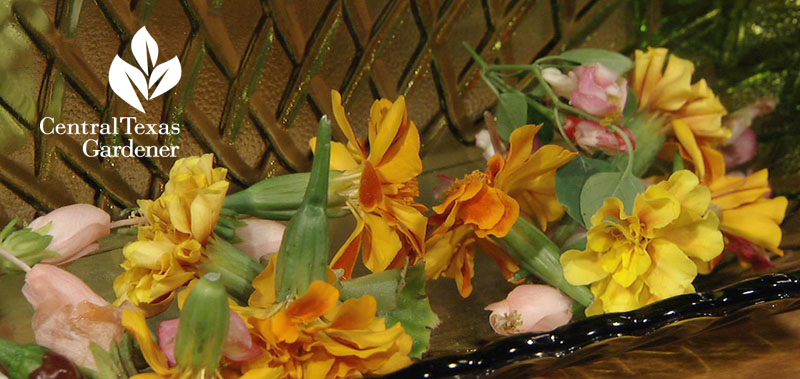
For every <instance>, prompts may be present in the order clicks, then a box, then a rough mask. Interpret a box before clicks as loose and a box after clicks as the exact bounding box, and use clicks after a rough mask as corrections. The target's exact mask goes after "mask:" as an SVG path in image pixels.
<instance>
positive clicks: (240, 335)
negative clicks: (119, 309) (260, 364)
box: [158, 312, 261, 367]
mask: <svg viewBox="0 0 800 379" xmlns="http://www.w3.org/2000/svg"><path fill="white" fill-rule="evenodd" d="M179 324H180V319H177V318H175V319H172V320H166V321H162V322H161V323H160V324H158V346H159V347H160V348H161V351H163V352H164V355H166V356H167V361H169V366H170V367H175V366H176V365H177V364H178V362H177V360H176V359H175V340H176V339H177V337H178V325H179ZM228 325H229V326H228V338H227V340H226V341H225V347H224V348H223V350H222V355H223V356H225V358H227V359H228V360H231V361H234V362H246V361H249V360H251V359H253V358H256V357H258V356H259V355H261V349H260V348H259V347H258V346H257V345H254V344H253V338H252V337H251V336H250V331H249V330H248V329H247V324H245V323H244V320H242V318H241V317H240V316H239V315H238V314H237V313H235V312H231V318H230V323H229V324H228Z"/></svg>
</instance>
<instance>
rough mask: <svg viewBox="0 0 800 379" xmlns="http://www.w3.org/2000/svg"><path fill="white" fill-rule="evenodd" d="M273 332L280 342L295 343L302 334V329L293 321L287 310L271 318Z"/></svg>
mask: <svg viewBox="0 0 800 379" xmlns="http://www.w3.org/2000/svg"><path fill="white" fill-rule="evenodd" d="M270 326H271V328H272V332H273V333H275V338H276V339H277V340H278V341H279V342H287V343H294V342H295V341H297V337H299V336H300V329H299V328H298V327H297V325H296V324H295V323H294V322H292V319H291V318H290V317H289V315H288V314H287V313H286V312H285V311H281V312H278V313H277V314H276V315H275V316H272V318H271V319H270Z"/></svg>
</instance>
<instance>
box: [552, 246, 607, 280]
mask: <svg viewBox="0 0 800 379" xmlns="http://www.w3.org/2000/svg"><path fill="white" fill-rule="evenodd" d="M599 261H600V255H599V254H598V253H597V252H594V251H589V250H584V251H581V250H567V251H566V252H564V254H561V265H562V266H564V278H566V279H567V281H568V282H569V283H570V284H572V285H576V286H582V285H587V284H591V283H594V282H596V281H599V280H602V279H603V278H605V277H607V276H608V273H607V272H606V271H605V270H603V267H602V266H601V265H600V264H598V263H599Z"/></svg>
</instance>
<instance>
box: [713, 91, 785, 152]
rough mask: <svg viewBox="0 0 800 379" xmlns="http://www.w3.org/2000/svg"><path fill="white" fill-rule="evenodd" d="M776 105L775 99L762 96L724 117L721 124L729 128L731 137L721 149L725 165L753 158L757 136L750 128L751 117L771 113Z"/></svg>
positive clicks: (756, 147)
mask: <svg viewBox="0 0 800 379" xmlns="http://www.w3.org/2000/svg"><path fill="white" fill-rule="evenodd" d="M777 105H778V101H777V100H775V99H773V98H770V97H762V98H760V99H758V101H756V102H754V103H752V104H750V105H747V106H745V107H743V108H741V109H739V110H737V111H736V112H733V113H731V114H730V115H728V116H727V117H725V119H724V120H723V122H722V123H723V126H724V127H726V128H728V129H730V130H731V138H729V139H728V142H727V143H726V145H725V147H724V148H723V151H722V152H723V154H724V155H725V165H726V166H727V167H735V166H738V165H741V164H744V163H747V162H749V161H750V160H752V159H753V158H755V156H756V153H757V152H758V138H757V137H756V133H755V132H754V131H753V129H751V128H750V127H751V126H753V119H755V118H756V117H760V116H764V115H767V114H770V113H772V111H774V110H775V107H776V106H777Z"/></svg>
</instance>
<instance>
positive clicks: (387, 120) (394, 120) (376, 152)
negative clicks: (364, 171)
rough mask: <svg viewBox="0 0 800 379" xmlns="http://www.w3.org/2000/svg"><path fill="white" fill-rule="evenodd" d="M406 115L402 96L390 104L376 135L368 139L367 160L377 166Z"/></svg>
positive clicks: (404, 101) (404, 100)
mask: <svg viewBox="0 0 800 379" xmlns="http://www.w3.org/2000/svg"><path fill="white" fill-rule="evenodd" d="M405 114H406V99H405V97H403V96H400V97H399V98H397V100H396V101H395V102H394V103H393V104H392V107H391V108H390V109H389V112H388V113H387V114H386V115H385V116H384V117H383V120H381V123H380V125H379V126H378V134H377V135H376V136H375V138H374V139H370V147H369V149H370V151H369V160H370V161H371V162H372V163H373V164H375V165H377V164H378V163H379V162H380V161H381V160H382V159H383V156H384V154H385V153H386V151H387V150H389V146H390V145H391V144H392V142H393V141H394V140H395V137H397V131H398V130H399V129H400V126H401V124H402V123H403V118H404V117H405Z"/></svg>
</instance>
